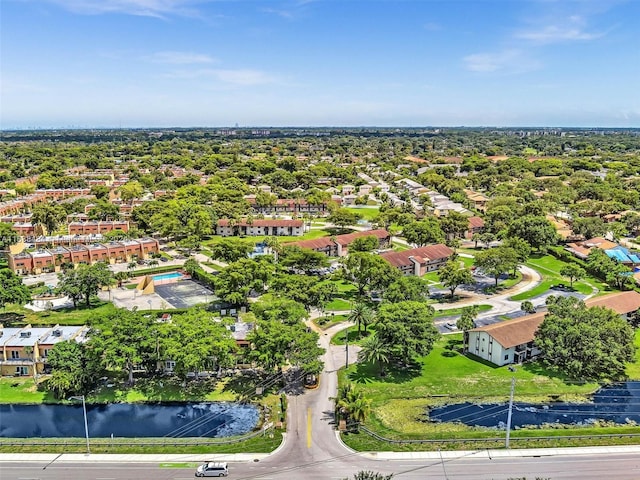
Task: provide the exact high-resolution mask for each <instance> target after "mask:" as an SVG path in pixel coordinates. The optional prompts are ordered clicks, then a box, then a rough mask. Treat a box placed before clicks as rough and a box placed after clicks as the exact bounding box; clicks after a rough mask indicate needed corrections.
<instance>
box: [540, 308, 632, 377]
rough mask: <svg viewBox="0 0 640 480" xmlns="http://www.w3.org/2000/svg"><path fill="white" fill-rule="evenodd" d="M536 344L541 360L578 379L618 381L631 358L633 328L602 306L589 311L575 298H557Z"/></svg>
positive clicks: (545, 319)
mask: <svg viewBox="0 0 640 480" xmlns="http://www.w3.org/2000/svg"><path fill="white" fill-rule="evenodd" d="M548 308H549V313H547V315H545V318H544V320H543V322H542V324H541V325H540V327H539V328H538V331H537V332H536V335H535V342H536V345H537V346H538V348H540V350H541V351H542V358H543V361H544V362H545V363H546V364H547V365H548V366H549V367H550V368H553V369H556V370H559V371H561V372H562V373H564V374H566V375H568V376H570V377H572V378H577V379H619V378H623V377H624V372H625V368H626V363H627V362H630V361H632V360H633V358H634V354H635V346H634V342H633V337H634V334H633V328H632V327H631V326H630V325H629V324H628V323H627V322H626V321H625V320H624V319H623V318H621V317H620V315H618V314H617V313H615V312H614V311H613V310H609V309H606V308H602V307H592V308H588V307H586V305H585V304H584V302H582V301H581V300H578V299H577V298H575V297H561V298H556V299H555V301H554V302H551V303H549V304H548Z"/></svg>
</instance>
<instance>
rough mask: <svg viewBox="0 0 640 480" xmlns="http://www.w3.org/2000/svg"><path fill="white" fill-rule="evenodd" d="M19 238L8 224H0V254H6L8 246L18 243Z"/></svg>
mask: <svg viewBox="0 0 640 480" xmlns="http://www.w3.org/2000/svg"><path fill="white" fill-rule="evenodd" d="M18 240H20V236H19V235H18V234H17V233H16V231H15V230H14V229H13V226H12V225H11V224H10V223H5V222H0V252H6V251H7V250H8V249H9V246H11V245H13V244H15V243H18Z"/></svg>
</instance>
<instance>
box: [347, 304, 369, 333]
mask: <svg viewBox="0 0 640 480" xmlns="http://www.w3.org/2000/svg"><path fill="white" fill-rule="evenodd" d="M347 320H349V321H350V322H353V323H355V324H356V325H357V326H358V336H360V328H361V327H362V326H364V331H365V332H366V331H367V325H369V324H370V323H371V322H372V321H373V310H371V309H370V308H369V307H368V306H367V305H366V304H364V303H356V304H355V305H354V307H353V309H352V310H351V313H350V314H349V316H348V317H347Z"/></svg>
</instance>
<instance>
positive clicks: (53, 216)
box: [31, 203, 67, 234]
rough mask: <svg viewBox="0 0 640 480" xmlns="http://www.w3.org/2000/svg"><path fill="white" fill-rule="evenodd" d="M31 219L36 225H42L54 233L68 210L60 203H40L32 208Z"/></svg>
mask: <svg viewBox="0 0 640 480" xmlns="http://www.w3.org/2000/svg"><path fill="white" fill-rule="evenodd" d="M31 213H32V216H31V221H32V222H33V224H35V225H42V226H44V227H45V228H46V229H47V232H49V233H51V234H53V232H55V231H56V229H57V228H58V225H60V223H62V221H63V220H64V219H65V218H66V216H67V212H66V211H65V210H64V208H62V207H61V206H60V205H53V204H50V203H40V204H38V205H35V206H34V207H33V210H32V212H31Z"/></svg>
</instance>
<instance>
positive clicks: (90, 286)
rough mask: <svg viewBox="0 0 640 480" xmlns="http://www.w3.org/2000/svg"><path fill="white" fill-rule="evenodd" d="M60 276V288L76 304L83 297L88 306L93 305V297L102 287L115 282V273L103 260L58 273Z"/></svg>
mask: <svg viewBox="0 0 640 480" xmlns="http://www.w3.org/2000/svg"><path fill="white" fill-rule="evenodd" d="M58 278H59V279H60V283H58V290H59V291H60V292H62V293H64V294H65V295H68V296H69V298H70V299H71V300H72V301H73V304H74V306H75V305H76V303H77V302H78V300H80V299H82V298H84V301H85V304H86V306H87V307H89V306H91V297H92V296H94V295H97V294H98V291H99V290H100V288H102V287H107V286H110V285H112V284H113V283H114V277H113V273H112V272H111V270H109V267H108V266H107V264H105V263H103V262H98V263H94V264H93V265H80V266H79V267H78V268H77V269H75V270H68V271H66V272H63V273H60V274H58Z"/></svg>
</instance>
